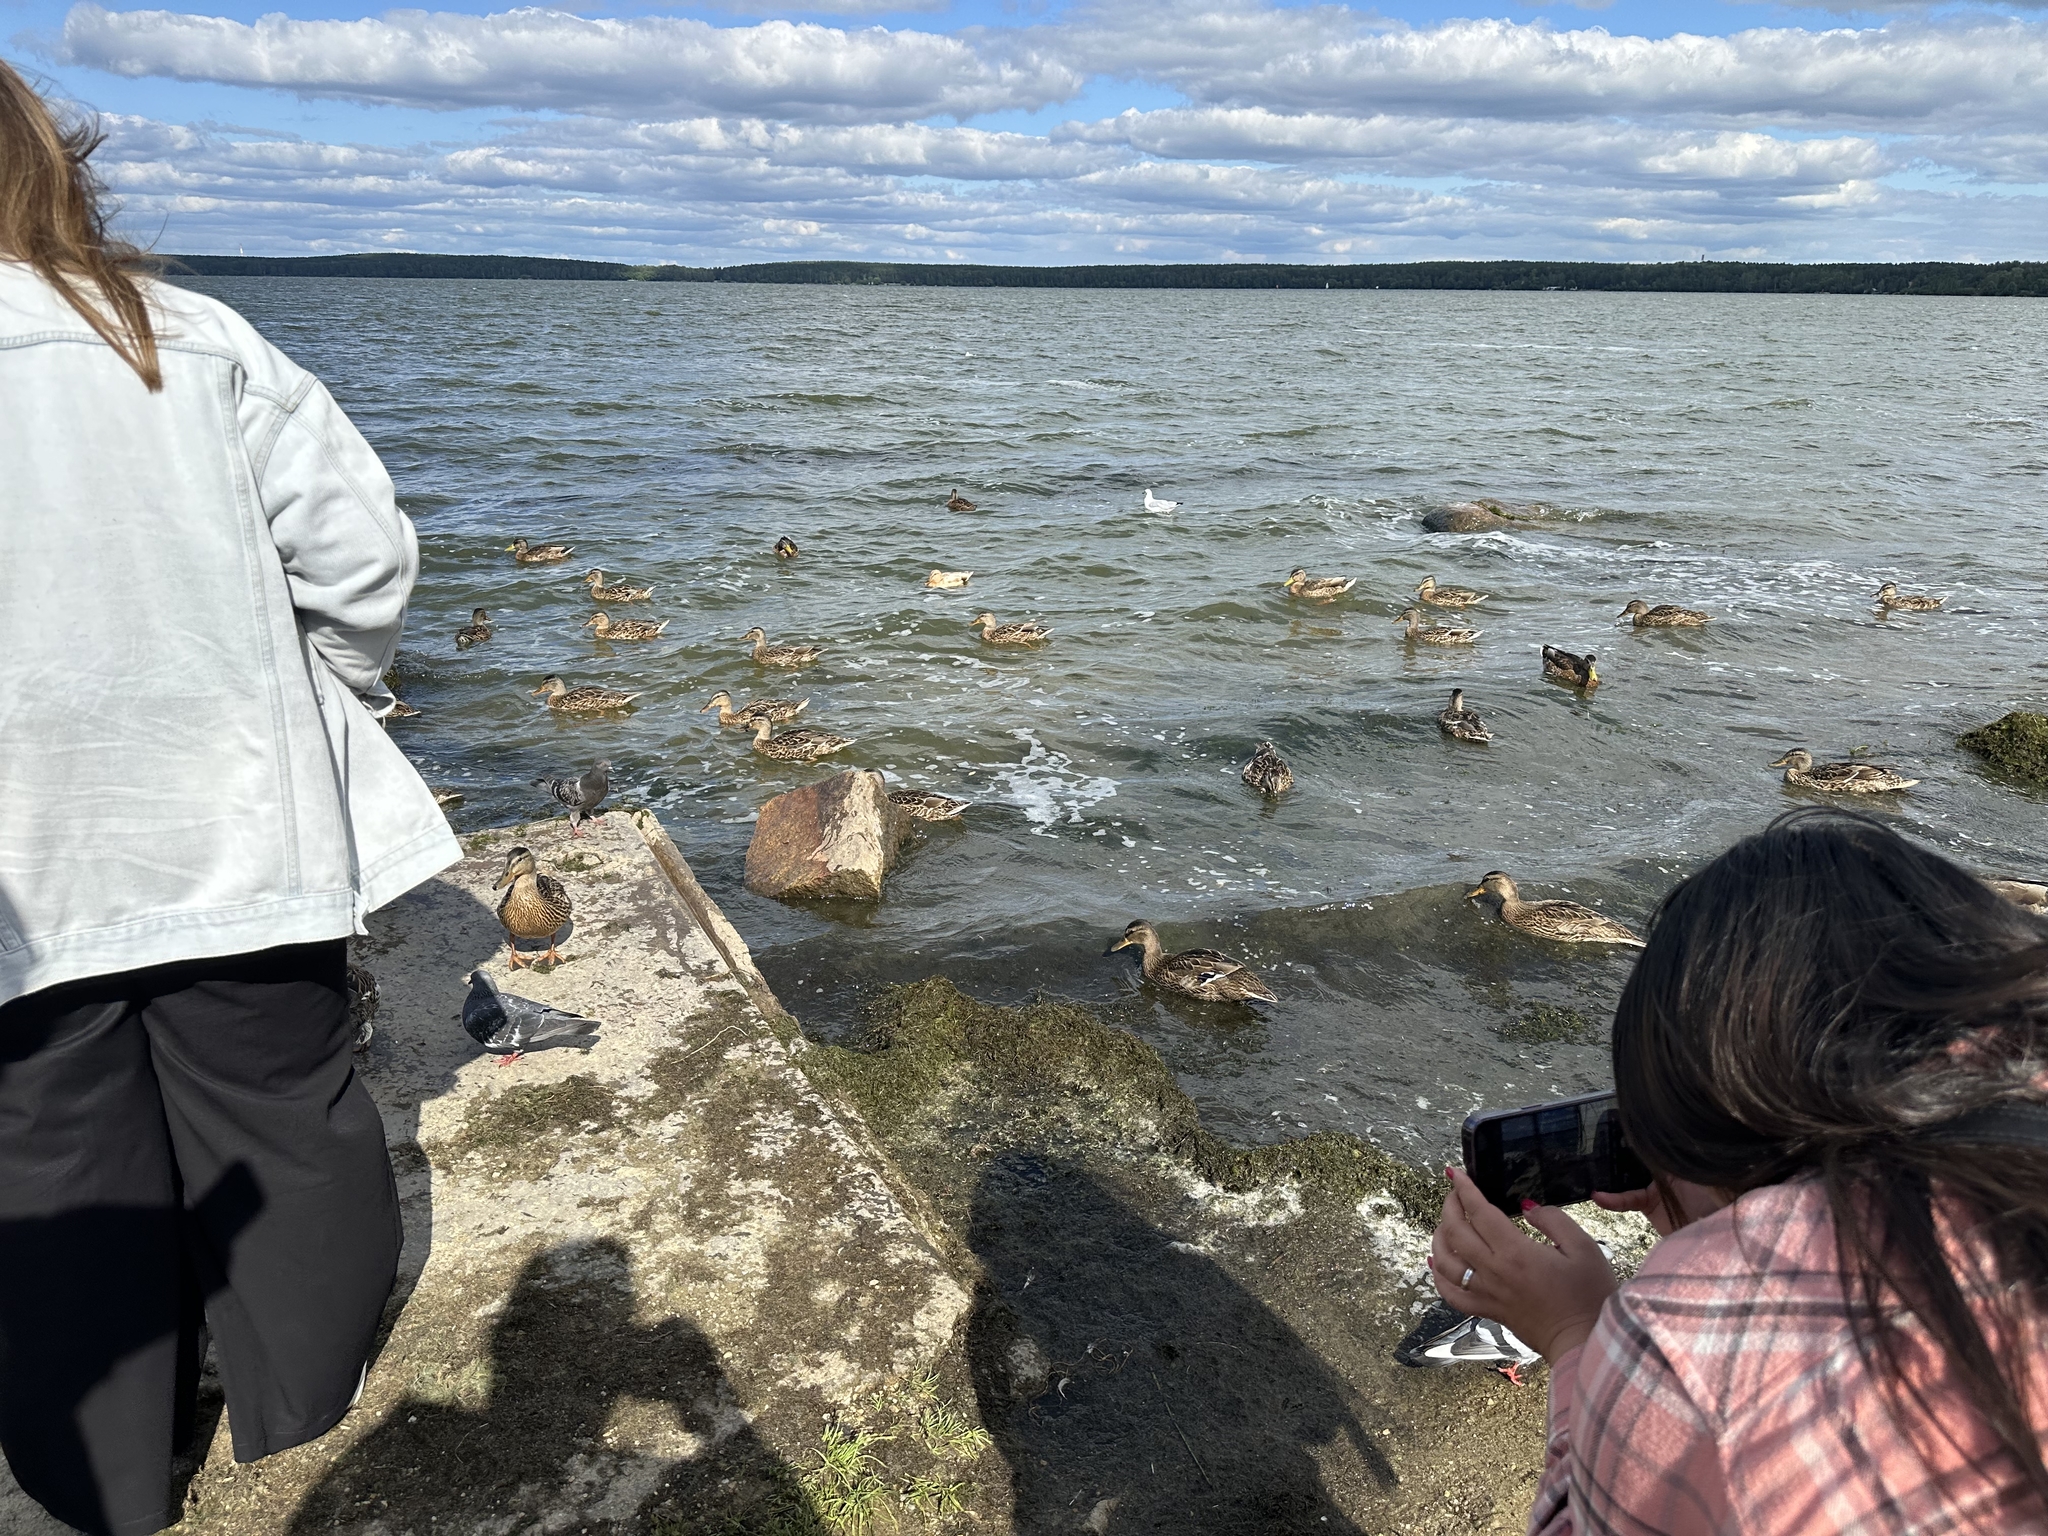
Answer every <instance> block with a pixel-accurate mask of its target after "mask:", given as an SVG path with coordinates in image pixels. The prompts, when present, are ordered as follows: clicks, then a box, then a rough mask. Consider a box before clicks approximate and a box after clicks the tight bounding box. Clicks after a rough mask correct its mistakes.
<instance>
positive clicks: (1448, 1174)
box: [1444, 1165, 1458, 1183]
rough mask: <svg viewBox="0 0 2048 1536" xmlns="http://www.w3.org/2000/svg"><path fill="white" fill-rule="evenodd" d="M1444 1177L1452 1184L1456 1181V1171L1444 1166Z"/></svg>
mask: <svg viewBox="0 0 2048 1536" xmlns="http://www.w3.org/2000/svg"><path fill="white" fill-rule="evenodd" d="M1444 1177H1445V1178H1447V1179H1449V1180H1450V1181H1451V1182H1452V1183H1456V1182H1457V1179H1458V1170H1457V1169H1455V1168H1452V1167H1449V1166H1448V1165H1446V1167H1445V1168H1444Z"/></svg>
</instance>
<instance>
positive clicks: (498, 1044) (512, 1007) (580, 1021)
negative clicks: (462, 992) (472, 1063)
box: [462, 971, 600, 1066]
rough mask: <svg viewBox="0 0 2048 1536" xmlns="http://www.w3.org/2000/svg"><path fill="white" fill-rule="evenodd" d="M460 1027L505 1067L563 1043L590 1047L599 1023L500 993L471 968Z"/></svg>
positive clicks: (506, 993) (594, 1039) (491, 982)
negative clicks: (522, 1057)
mask: <svg viewBox="0 0 2048 1536" xmlns="http://www.w3.org/2000/svg"><path fill="white" fill-rule="evenodd" d="M462 1027H463V1029H464V1030H466V1031H467V1032H468V1034H469V1037H470V1039H472V1040H474V1041H475V1042H476V1043H477V1044H478V1045H480V1046H482V1047H483V1048H484V1049H485V1050H487V1051H496V1052H498V1053H499V1055H500V1056H501V1057H502V1058H503V1059H502V1060H501V1061H500V1062H499V1063H498V1064H499V1065H500V1066H504V1065H505V1064H506V1063H507V1062H512V1061H516V1060H518V1059H519V1058H520V1057H521V1056H523V1055H525V1054H526V1053H527V1052H528V1051H544V1050H550V1049H552V1048H554V1047H556V1046H564V1045H569V1046H575V1047H577V1048H578V1049H581V1050H589V1049H590V1047H592V1046H593V1045H595V1044H597V1031H598V1029H599V1027H600V1026H599V1024H598V1022H597V1020H595V1019H586V1018H582V1017H580V1016H579V1015H577V1014H573V1013H564V1012H562V1010H561V1009H559V1008H550V1007H548V1005H547V1004H546V1003H536V1002H534V1001H533V1000H532V999H531V998H526V997H515V996H514V995H513V994H512V993H510V992H500V991H499V990H498V987H497V984H496V983H495V982H493V981H492V980H491V978H490V977H488V976H486V975H485V974H484V973H483V972H482V971H471V972H470V973H469V996H468V997H465V998H464V999H463V1000H462Z"/></svg>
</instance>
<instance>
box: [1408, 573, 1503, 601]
mask: <svg viewBox="0 0 2048 1536" xmlns="http://www.w3.org/2000/svg"><path fill="white" fill-rule="evenodd" d="M1415 595H1416V596H1417V597H1419V598H1421V599H1422V600H1423V601H1424V602H1425V603H1429V604H1432V605H1434V606H1435V607H1438V608H1470V607H1471V606H1472V605H1473V604H1474V603H1483V602H1485V601H1486V597H1487V594H1486V593H1484V592H1474V591H1473V590H1472V589H1471V588H1470V587H1440V586H1438V585H1437V584H1436V578H1435V577H1434V576H1425V577H1423V578H1422V581H1421V583H1420V584H1419V585H1418V586H1417V587H1416V588H1415Z"/></svg>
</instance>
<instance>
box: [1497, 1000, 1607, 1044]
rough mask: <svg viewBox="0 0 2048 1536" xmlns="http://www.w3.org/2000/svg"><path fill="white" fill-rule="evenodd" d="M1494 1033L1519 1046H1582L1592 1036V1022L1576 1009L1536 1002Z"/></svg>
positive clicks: (1528, 1004)
mask: <svg viewBox="0 0 2048 1536" xmlns="http://www.w3.org/2000/svg"><path fill="white" fill-rule="evenodd" d="M1494 1033H1495V1034H1497V1035H1499V1036H1500V1037H1501V1039H1503V1040H1507V1041H1510V1042H1512V1043H1513V1044H1516V1045H1560V1044H1561V1045H1583V1044H1584V1043H1585V1042H1586V1041H1588V1040H1591V1039H1592V1038H1593V1025H1592V1023H1591V1022H1590V1021H1589V1020H1588V1019H1587V1018H1586V1016H1585V1015H1584V1014H1583V1013H1581V1012H1579V1010H1578V1009H1576V1008H1566V1007H1563V1006H1561V1005H1559V1004H1557V1003H1544V1002H1533V1003H1527V1004H1525V1005H1523V1008H1522V1011H1521V1013H1519V1014H1518V1015H1516V1016H1515V1017H1514V1018H1512V1019H1510V1020H1508V1022H1507V1023H1505V1024H1502V1025H1500V1026H1499V1027H1498V1028H1496V1029H1495V1030H1494Z"/></svg>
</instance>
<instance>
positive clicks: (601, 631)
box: [583, 608, 672, 640]
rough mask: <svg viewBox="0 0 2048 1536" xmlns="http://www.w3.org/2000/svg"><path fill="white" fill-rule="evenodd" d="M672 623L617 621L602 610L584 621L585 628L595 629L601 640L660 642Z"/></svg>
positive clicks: (642, 620) (640, 620) (638, 620)
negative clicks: (663, 632)
mask: <svg viewBox="0 0 2048 1536" xmlns="http://www.w3.org/2000/svg"><path fill="white" fill-rule="evenodd" d="M671 622H672V621H671V620H669V619H663V620H662V621H661V622H660V623H659V624H653V623H650V622H648V621H647V620H646V619H615V618H613V617H612V616H611V615H610V614H608V613H606V612H605V611H604V610H603V609H602V608H600V609H598V610H597V612H595V613H593V614H592V615H591V616H590V617H589V618H587V619H585V620H584V621H583V628H585V629H595V630H596V631H597V638H598V639H600V640H659V639H660V638H661V632H662V631H663V630H664V629H667V628H668V627H669V624H670V623H671Z"/></svg>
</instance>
